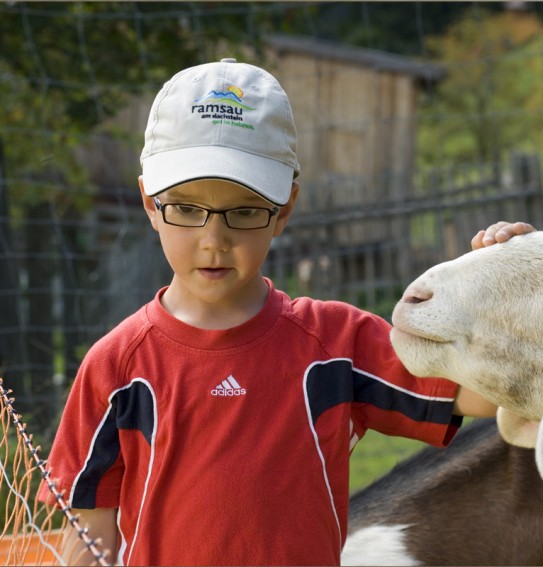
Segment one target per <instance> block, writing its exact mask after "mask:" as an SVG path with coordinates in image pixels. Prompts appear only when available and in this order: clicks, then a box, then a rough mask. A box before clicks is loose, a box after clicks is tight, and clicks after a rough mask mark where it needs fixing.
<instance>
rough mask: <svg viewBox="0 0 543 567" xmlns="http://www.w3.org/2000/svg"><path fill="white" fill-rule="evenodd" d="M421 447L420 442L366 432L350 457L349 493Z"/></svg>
mask: <svg viewBox="0 0 543 567" xmlns="http://www.w3.org/2000/svg"><path fill="white" fill-rule="evenodd" d="M423 447H426V444H425V443H422V442H421V441H414V440H413V439H405V438H403V437H390V436H387V435H382V434H381V433H377V432H376V431H371V430H370V431H368V432H367V433H366V435H364V438H363V439H362V440H361V441H359V442H358V445H357V446H356V447H355V449H354V451H353V454H352V455H351V479H350V486H349V488H350V491H351V492H354V491H355V490H358V489H360V488H363V487H364V486H367V485H368V484H370V483H371V482H373V481H374V480H376V479H377V478H379V477H380V476H382V475H384V474H386V473H387V472H388V471H389V470H390V469H392V468H393V467H394V465H396V464H397V463H399V462H400V461H402V460H404V459H405V458H407V457H408V456H409V455H412V454H413V453H415V452H416V451H418V450H420V449H422V448H423Z"/></svg>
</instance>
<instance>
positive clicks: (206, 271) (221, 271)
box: [198, 268, 231, 280]
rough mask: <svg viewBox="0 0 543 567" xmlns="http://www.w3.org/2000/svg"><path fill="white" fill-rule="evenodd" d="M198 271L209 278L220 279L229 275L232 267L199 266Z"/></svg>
mask: <svg viewBox="0 0 543 567" xmlns="http://www.w3.org/2000/svg"><path fill="white" fill-rule="evenodd" d="M198 271H199V272H200V274H202V276H204V277H205V278H207V279H210V280H218V279H221V278H224V277H225V276H226V275H228V274H229V273H230V271H231V268H199V269H198Z"/></svg>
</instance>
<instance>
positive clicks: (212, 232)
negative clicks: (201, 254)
mask: <svg viewBox="0 0 543 567" xmlns="http://www.w3.org/2000/svg"><path fill="white" fill-rule="evenodd" d="M199 230H201V231H202V239H201V245H202V247H203V248H204V249H209V250H228V248H229V247H230V231H231V230H232V229H230V228H229V227H228V225H227V224H226V221H225V219H224V218H223V216H222V215H217V214H211V215H210V216H209V218H208V219H207V222H206V224H205V225H204V226H203V227H201V228H200V229H199Z"/></svg>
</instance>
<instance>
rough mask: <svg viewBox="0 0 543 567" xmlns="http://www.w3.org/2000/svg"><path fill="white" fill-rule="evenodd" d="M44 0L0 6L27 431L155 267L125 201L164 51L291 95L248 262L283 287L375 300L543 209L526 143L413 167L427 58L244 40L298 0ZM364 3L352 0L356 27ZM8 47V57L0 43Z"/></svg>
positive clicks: (2, 361) (11, 292) (4, 355)
mask: <svg viewBox="0 0 543 567" xmlns="http://www.w3.org/2000/svg"><path fill="white" fill-rule="evenodd" d="M54 4H56V3H52V4H51V5H49V6H47V5H42V4H39V5H33V4H32V3H30V4H25V3H24V2H21V3H13V4H6V5H4V6H2V7H1V8H0V10H1V14H0V17H1V18H2V19H3V21H4V22H8V20H9V28H8V27H7V24H6V28H5V30H4V32H3V34H2V35H3V39H2V40H1V45H0V49H1V51H0V55H1V57H0V100H1V101H2V105H1V106H2V107H3V109H4V113H5V120H3V121H2V123H0V313H1V320H2V325H1V326H0V368H1V370H2V373H3V375H4V376H5V379H6V384H7V385H8V387H11V388H13V389H14V390H15V392H16V395H17V399H18V401H19V408H20V411H21V412H22V413H23V414H25V416H27V417H28V419H29V420H30V421H32V423H33V424H35V426H34V429H36V427H37V428H38V430H39V431H40V432H41V433H42V434H43V436H44V438H45V446H47V439H50V437H51V436H52V434H53V433H54V431H55V428H56V424H57V420H58V418H59V414H60V411H61V409H62V407H63V403H64V398H65V395H66V391H67V388H68V387H69V385H70V383H71V381H72V379H73V378H74V376H75V373H76V371H77V367H78V365H79V363H80V361H81V359H82V357H83V355H84V353H85V352H86V350H87V349H88V348H89V346H90V345H91V344H92V343H93V342H94V341H96V340H97V339H98V338H99V337H100V336H102V335H103V334H104V333H106V332H107V331H108V330H109V329H111V328H112V327H113V326H114V325H115V324H117V323H118V322H119V321H120V320H121V319H123V318H124V317H125V316H127V315H129V314H130V313H132V312H133V311H135V310H136V309H137V308H138V307H139V306H140V305H141V304H143V303H144V302H146V301H148V300H150V299H151V298H152V297H153V295H154V294H155V293H156V291H157V290H158V289H159V288H160V287H162V286H164V285H167V284H168V283H169V281H170V279H171V270H170V268H169V266H168V265H167V263H166V261H165V260H164V258H163V256H162V252H161V249H160V243H159V241H158V237H157V235H156V234H155V233H154V231H153V230H152V229H151V227H150V226H149V224H148V221H147V218H146V215H145V213H144V211H143V209H142V207H141V204H140V197H139V193H138V189H137V176H138V174H139V163H138V156H139V151H140V149H141V144H142V140H143V129H144V126H145V121H146V116H147V112H148V110H149V107H150V100H151V98H152V97H151V93H154V92H156V90H157V89H158V87H159V86H160V84H161V82H162V81H164V80H166V79H167V78H168V77H169V76H170V75H171V74H173V73H174V72H176V71H177V70H179V69H180V68H182V67H183V66H188V65H193V64H197V63H200V62H202V61H205V60H208V59H213V58H217V57H218V56H219V57H220V56H224V53H225V51H228V54H229V55H231V54H234V55H236V56H238V57H240V58H244V56H247V57H248V58H250V59H251V60H253V61H257V62H260V63H266V62H269V64H270V66H271V67H272V70H273V71H274V72H276V74H278V75H279V78H280V80H281V82H282V84H283V85H284V86H285V88H286V89H287V92H288V93H289V95H290V96H291V99H292V101H293V108H294V116H295V119H296V122H297V127H298V131H299V134H300V152H301V153H300V156H301V158H303V160H302V177H301V179H300V181H301V185H302V189H301V197H300V203H299V210H298V211H297V212H296V213H295V215H294V217H293V218H292V220H291V222H290V224H289V226H288V227H287V230H286V231H285V233H284V234H283V235H282V236H281V237H280V238H278V239H276V240H275V242H274V244H273V247H272V249H271V251H270V255H269V257H268V259H267V261H266V264H265V266H264V273H265V275H268V276H270V277H271V278H272V279H273V280H274V282H275V284H276V285H277V286H278V287H280V288H282V289H284V290H286V291H287V292H288V293H289V294H291V295H292V296H297V295H302V294H308V295H311V296H313V297H317V298H323V299H339V300H344V301H349V302H351V303H354V304H356V305H358V306H360V307H362V308H366V309H368V310H371V311H374V312H377V313H379V314H380V315H383V316H384V317H388V316H390V313H391V311H392V308H393V305H394V303H395V302H396V301H397V299H398V298H399V297H400V294H401V292H402V289H403V288H404V286H405V285H406V284H407V283H409V281H411V279H413V278H414V277H415V276H416V275H418V274H419V273H421V272H422V271H423V270H424V269H426V268H427V267H429V266H430V265H432V264H434V263H436V262H439V261H442V260H446V259H449V258H452V257H455V256H457V255H459V254H461V253H463V252H466V251H467V250H468V249H469V241H470V239H471V237H472V236H473V234H474V233H475V231H476V230H477V229H480V228H483V227H486V226H488V225H489V224H491V223H492V222H495V221H497V220H500V219H508V220H525V221H528V222H532V223H533V224H535V225H536V226H539V227H541V226H542V225H543V222H542V221H543V209H542V189H541V174H540V164H539V158H538V156H537V154H536V153H535V150H534V149H533V148H526V147H523V148H522V152H520V151H519V152H517V153H515V148H513V147H510V148H507V150H508V151H502V152H501V153H500V154H499V157H496V158H495V159H492V160H486V161H484V162H483V161H480V162H477V163H475V164H470V165H469V166H462V167H460V166H455V167H452V166H451V167H445V166H444V165H439V164H436V167H433V168H432V169H431V170H424V171H419V170H417V169H416V168H415V167H414V164H413V155H414V153H415V152H416V148H417V142H416V128H415V123H416V117H417V102H416V101H417V100H418V98H420V96H421V94H422V93H423V92H426V95H425V96H428V92H430V94H431V92H433V91H432V89H433V87H434V85H435V81H437V80H439V77H441V76H442V73H441V70H440V68H439V66H435V65H434V66H432V65H426V66H423V67H421V66H420V65H419V64H416V65H415V63H414V62H413V61H408V60H406V59H405V58H402V57H396V56H394V55H391V54H387V55H386V56H384V55H383V54H382V53H376V52H375V51H371V52H368V51H363V50H362V51H357V50H353V49H351V48H349V49H346V48H345V47H344V46H339V47H338V46H337V45H336V46H335V47H334V50H333V57H331V56H330V54H331V53H332V51H331V44H329V43H322V42H320V41H316V40H315V37H312V38H310V39H311V41H302V42H300V41H297V42H293V41H285V40H284V38H283V40H281V39H277V38H275V40H274V41H270V42H268V43H266V42H264V41H262V38H263V37H264V36H265V35H266V34H269V33H270V32H273V33H274V32H277V31H284V30H285V29H288V28H289V25H291V24H292V22H294V23H295V24H292V25H291V29H292V26H294V27H295V31H296V33H297V34H305V35H309V36H310V35H311V34H312V33H313V35H314V20H312V18H313V14H314V10H315V6H314V5H313V4H311V3H305V4H303V3H300V4H298V3H292V4H291V3H288V4H281V3H263V4H262V5H255V4H229V3H218V5H217V6H212V7H209V6H208V7H205V6H202V5H200V4H197V3H196V4H195V3H191V4H176V5H175V6H173V5H172V4H169V3H165V4H159V3H97V7H95V8H94V9H93V8H91V7H90V6H88V5H86V4H85V3H73V4H69V3H66V4H67V6H68V8H69V9H68V8H66V7H64V8H61V7H56V6H54ZM78 4H81V5H78ZM167 4H169V5H167ZM289 4H290V5H289ZM423 4H424V3H420V5H419V6H418V7H417V8H416V10H414V13H413V14H414V15H413V21H412V22H411V23H414V24H416V26H415V27H416V33H417V34H418V37H419V42H420V51H421V53H423V52H424V39H425V37H424V32H421V30H422V29H424V26H423V24H427V25H429V23H430V15H431V13H432V14H433V12H430V10H431V9H432V8H430V7H428V8H425V7H424V5H423ZM368 10H371V8H368V6H365V7H364V6H361V7H360V19H361V23H362V24H363V25H364V26H366V28H365V29H367V27H368V14H369V11H368ZM425 10H427V11H425ZM426 15H427V16H426ZM236 22H237V24H236ZM240 22H241V24H240ZM289 22H291V24H289ZM236 26H238V27H236ZM113 38H115V39H116V41H113ZM8 40H9V42H8ZM176 42H177V44H178V45H179V46H182V49H177V50H176V49H175V47H174V48H172V46H171V44H172V43H174V44H175V43H176ZM323 45H324V48H323V47H322V46H323ZM270 46H272V47H273V46H275V47H274V49H275V50H274V51H273V50H272V51H273V52H269V49H270ZM13 50H19V51H20V52H21V53H24V54H25V57H20V58H16V59H14V58H13V56H11V58H10V52H11V53H13V52H14V51H13ZM270 53H271V54H270ZM538 57H540V54H539V55H538ZM12 60H13V61H15V62H16V63H17V64H15V63H13V64H12V63H11V61H12ZM421 69H422V70H421ZM351 85H354V86H355V87H356V89H355V90H356V96H352V95H351V94H349V93H350V90H349V89H350V86H351ZM428 88H430V91H425V89H428ZM417 97H418V98H417Z"/></svg>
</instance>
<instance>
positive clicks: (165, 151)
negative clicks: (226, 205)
mask: <svg viewBox="0 0 543 567" xmlns="http://www.w3.org/2000/svg"><path fill="white" fill-rule="evenodd" d="M141 165H142V169H143V185H144V188H145V193H146V194H147V195H149V196H152V195H157V194H158V193H160V192H162V191H165V190H166V189H169V188H170V187H174V186H175V185H179V184H181V183H185V182H187V181H194V180H196V179H207V178H218V179H226V180H229V181H233V182H235V183H239V184H241V185H244V186H246V187H247V188H249V189H251V190H252V191H254V192H256V193H258V194H259V195H261V196H262V197H264V198H265V199H267V200H268V201H271V202H272V203H274V204H276V205H284V204H285V203H287V201H288V199H289V197H290V192H291V187H292V180H293V178H295V177H296V176H297V175H298V174H299V173H300V166H299V164H298V161H297V159H296V127H295V126H294V120H293V118H292V110H291V108H290V103H289V100H288V97H287V95H286V93H285V91H284V90H283V89H282V87H281V85H280V84H279V83H278V81H277V79H275V78H274V77H273V76H272V75H270V74H269V73H268V72H267V71H265V70H264V69H260V68H259V67H255V66H254V65H249V64H247V63H238V62H237V61H236V60H235V59H222V60H221V61H220V62H217V63H206V64H204V65H197V66H195V67H190V68H188V69H185V70H183V71H180V72H179V73H177V74H176V75H174V76H173V77H172V78H171V79H170V80H169V81H168V82H167V83H165V85H164V86H163V87H162V89H161V90H160V92H159V93H158V95H157V96H156V98H155V101H154V103H153V106H152V107H151V113H150V115H149V121H148V123H147V128H146V130H145V146H144V148H143V151H142V154H141Z"/></svg>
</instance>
